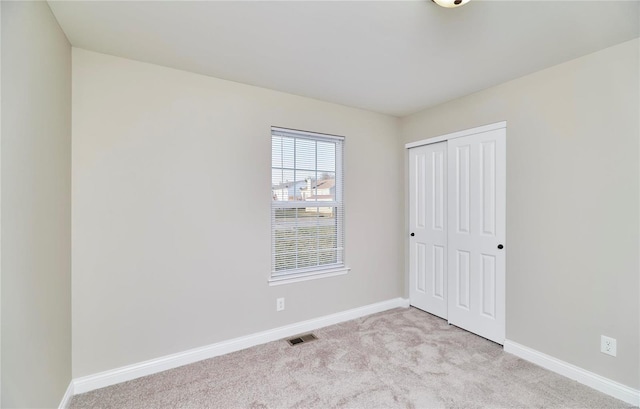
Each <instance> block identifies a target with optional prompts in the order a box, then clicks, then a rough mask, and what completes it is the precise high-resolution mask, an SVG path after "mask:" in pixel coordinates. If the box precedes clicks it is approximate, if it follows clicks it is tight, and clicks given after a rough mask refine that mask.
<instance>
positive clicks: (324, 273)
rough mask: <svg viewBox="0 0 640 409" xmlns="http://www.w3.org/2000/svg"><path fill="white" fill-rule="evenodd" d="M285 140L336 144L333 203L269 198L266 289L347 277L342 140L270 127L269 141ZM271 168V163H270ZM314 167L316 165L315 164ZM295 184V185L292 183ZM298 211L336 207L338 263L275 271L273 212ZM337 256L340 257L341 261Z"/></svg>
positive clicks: (330, 136)
mask: <svg viewBox="0 0 640 409" xmlns="http://www.w3.org/2000/svg"><path fill="white" fill-rule="evenodd" d="M274 136H285V137H289V138H296V139H306V140H313V141H324V142H333V143H336V159H335V162H336V163H335V166H336V168H335V174H336V177H335V200H333V201H309V200H306V201H275V200H273V197H272V198H271V275H270V278H269V280H268V282H269V285H281V284H287V283H293V282H299V281H307V280H312V279H318V278H325V277H333V276H337V275H343V274H346V273H347V272H348V271H349V270H350V269H349V268H348V267H346V264H345V259H346V257H345V249H344V247H345V246H344V241H345V226H344V224H345V217H344V215H345V213H344V208H345V206H344V137H342V136H335V135H328V134H321V133H315V132H307V131H299V130H294V129H287V128H280V127H271V137H272V140H273V137H274ZM272 153H273V152H272ZM271 165H272V168H273V162H272V164H271ZM316 167H317V164H316ZM294 183H295V181H294ZM301 207H335V208H337V209H338V214H337V216H336V223H337V232H336V234H337V237H336V243H337V246H336V250H337V252H336V254H337V257H338V260H337V263H333V264H327V265H320V266H312V267H307V268H297V269H291V270H284V271H275V264H276V261H275V257H276V247H275V246H276V243H275V228H276V226H275V211H276V209H291V208H301ZM340 255H341V256H342V257H341V259H340Z"/></svg>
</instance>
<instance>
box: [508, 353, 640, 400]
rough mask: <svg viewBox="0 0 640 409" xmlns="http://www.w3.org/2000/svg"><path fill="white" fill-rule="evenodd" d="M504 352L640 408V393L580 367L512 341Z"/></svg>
mask: <svg viewBox="0 0 640 409" xmlns="http://www.w3.org/2000/svg"><path fill="white" fill-rule="evenodd" d="M504 351H505V352H508V353H510V354H513V355H515V356H517V357H519V358H522V359H524V360H526V361H529V362H533V363H534V364H536V365H539V366H541V367H543V368H545V369H548V370H550V371H552V372H555V373H557V374H560V375H562V376H566V377H567V378H570V379H573V380H575V381H577V382H580V383H581V384H583V385H587V386H589V387H591V388H593V389H595V390H597V391H600V392H602V393H606V394H607V395H609V396H613V397H614V398H617V399H620V400H622V401H624V402H627V403H629V404H631V405H635V406H640V391H638V390H636V389H633V388H630V387H628V386H626V385H623V384H621V383H618V382H616V381H612V380H611V379H608V378H605V377H604V376H601V375H598V374H595V373H593V372H589V371H587V370H585V369H582V368H580V367H578V366H575V365H572V364H570V363H568V362H564V361H561V360H560V359H558V358H554V357H552V356H550V355H547V354H544V353H542V352H539V351H536V350H535V349H532V348H529V347H526V346H524V345H520V344H518V343H516V342H513V341H510V340H505V341H504Z"/></svg>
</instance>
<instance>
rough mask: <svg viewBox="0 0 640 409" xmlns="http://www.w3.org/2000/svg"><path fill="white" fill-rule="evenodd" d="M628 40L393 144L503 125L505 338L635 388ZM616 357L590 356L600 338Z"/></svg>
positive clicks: (631, 51)
mask: <svg viewBox="0 0 640 409" xmlns="http://www.w3.org/2000/svg"><path fill="white" fill-rule="evenodd" d="M638 49H639V43H638V40H634V41H631V42H627V43H623V44H621V45H618V46H615V47H611V48H608V49H605V50H603V51H600V52H597V53H595V54H592V55H588V56H585V57H583V58H580V59H576V60H573V61H570V62H567V63H565V64H562V65H558V66H556V67H553V68H550V69H547V70H544V71H540V72H538V73H535V74H532V75H529V76H526V77H523V78H520V79H517V80H514V81H511V82H508V83H505V84H502V85H499V86H497V87H493V88H490V89H487V90H485V91H482V92H478V93H476V94H472V95H469V96H467V97H464V98H460V99H458V100H455V101H451V102H448V103H445V104H442V105H439V106H437V107H434V108H430V109H427V110H424V111H422V112H420V113H417V114H414V115H411V116H409V117H406V118H403V119H402V120H401V134H402V142H403V144H404V143H407V142H413V141H417V140H421V139H425V138H430V137H434V136H438V135H442V134H446V133H449V132H452V131H457V130H462V129H467V128H472V127H476V126H479V125H484V124H488V123H493V122H498V121H503V120H506V121H507V242H506V249H507V323H506V330H507V339H509V340H512V341H515V342H517V343H520V344H522V345H525V346H528V347H531V348H534V349H536V350H538V351H541V352H543V353H546V354H548V355H551V356H554V357H556V358H559V359H561V360H564V361H566V362H569V363H572V364H574V365H577V366H579V367H582V368H584V369H587V370H589V371H593V372H595V373H597V374H600V375H602V376H605V377H607V378H610V379H613V380H615V381H618V382H621V383H623V384H625V385H628V386H631V387H633V388H635V389H638V388H639V387H640V369H639V363H640V357H639V353H640V344H639V337H640V328H639V326H638V325H639V321H640V318H639V314H640V304H639V300H640V294H639V289H640V283H639V277H640V274H639V271H640V269H639V260H638V249H639V248H640V242H639V229H638V226H639V209H640V203H639V189H638V188H639V163H640V160H639V140H640V126H639V109H640V105H639V100H638V99H639V97H638V95H639V94H638V89H639V81H638V77H639V73H640V71H639V64H638V59H639V55H638ZM601 334H604V335H608V336H610V337H613V338H616V339H617V341H618V356H617V358H612V357H610V356H607V355H604V354H602V353H601V352H600V335H601Z"/></svg>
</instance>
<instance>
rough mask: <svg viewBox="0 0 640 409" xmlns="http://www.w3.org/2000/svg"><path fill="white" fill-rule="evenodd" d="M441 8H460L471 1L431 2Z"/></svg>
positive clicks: (445, 0)
mask: <svg viewBox="0 0 640 409" xmlns="http://www.w3.org/2000/svg"><path fill="white" fill-rule="evenodd" d="M431 1H432V2H434V3H436V4H437V5H439V6H442V7H446V8H448V9H450V8H454V7H460V6H463V5H465V4H467V3H468V2H469V0H431Z"/></svg>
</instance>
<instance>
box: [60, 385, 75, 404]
mask: <svg viewBox="0 0 640 409" xmlns="http://www.w3.org/2000/svg"><path fill="white" fill-rule="evenodd" d="M73 395H74V392H73V380H71V382H69V386H67V390H66V392H65V393H64V396H63V397H62V400H61V401H60V406H58V409H69V405H71V398H73Z"/></svg>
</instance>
